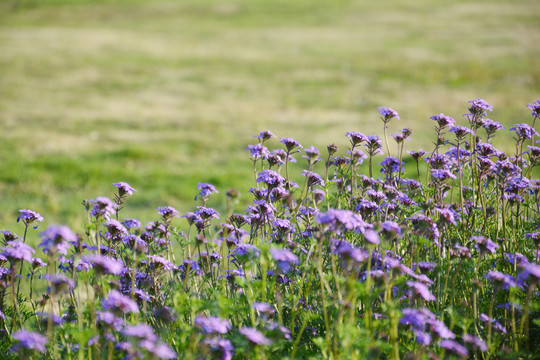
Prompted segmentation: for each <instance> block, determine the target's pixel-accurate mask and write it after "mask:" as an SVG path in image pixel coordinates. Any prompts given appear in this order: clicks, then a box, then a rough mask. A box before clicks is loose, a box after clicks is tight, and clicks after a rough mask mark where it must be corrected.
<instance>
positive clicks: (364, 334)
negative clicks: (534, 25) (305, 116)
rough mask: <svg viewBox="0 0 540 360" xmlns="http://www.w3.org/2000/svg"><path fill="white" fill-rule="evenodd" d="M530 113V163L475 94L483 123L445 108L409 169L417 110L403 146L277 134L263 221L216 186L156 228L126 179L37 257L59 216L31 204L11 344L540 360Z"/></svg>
mask: <svg viewBox="0 0 540 360" xmlns="http://www.w3.org/2000/svg"><path fill="white" fill-rule="evenodd" d="M529 109H530V110H531V112H532V116H533V123H532V126H531V125H529V124H519V125H516V126H514V127H511V128H510V131H511V132H512V133H514V134H515V140H516V152H515V153H514V154H512V155H508V154H505V153H504V152H502V151H500V150H498V149H497V147H496V146H495V145H494V143H493V140H494V137H495V134H496V133H497V132H498V131H500V130H502V129H503V128H504V127H503V126H502V125H501V124H500V123H498V122H496V121H494V120H491V119H487V118H485V116H486V115H487V113H488V112H490V111H492V110H493V108H492V106H491V105H489V104H488V103H487V102H485V101H484V100H482V99H476V100H473V101H471V102H469V106H468V111H469V113H468V114H466V115H465V117H466V118H467V119H468V121H469V124H468V126H463V125H461V124H457V122H456V120H454V119H453V118H452V117H450V116H447V115H444V114H442V113H441V114H438V115H434V116H432V117H431V118H430V119H431V120H432V121H434V123H435V126H434V128H435V136H436V141H435V142H434V148H433V151H431V152H428V151H424V150H417V151H412V150H411V151H408V153H409V154H410V158H408V157H405V158H404V154H406V153H405V152H404V149H405V143H406V141H405V140H406V139H408V138H409V137H410V136H411V134H412V131H411V130H410V129H408V128H405V129H402V130H401V131H399V132H397V133H395V134H393V135H392V138H393V139H394V141H395V145H396V150H397V151H396V152H395V153H394V155H395V156H392V154H391V152H390V146H389V144H388V141H387V136H386V129H387V128H388V127H389V126H390V125H391V124H390V122H391V120H393V119H395V120H398V119H399V114H398V113H397V112H396V111H395V110H393V109H391V108H386V107H381V108H379V114H380V116H381V119H382V121H383V124H384V125H383V126H384V128H383V130H384V134H385V136H384V138H385V141H386V152H384V151H383V146H382V141H381V139H380V138H379V137H378V136H376V135H365V134H363V133H361V132H358V131H350V132H346V133H345V138H346V139H347V141H348V144H349V145H348V147H347V148H346V149H343V150H342V151H341V152H340V149H338V147H337V146H336V145H334V144H331V145H328V146H327V147H326V153H322V152H321V151H320V150H319V149H318V148H316V147H314V146H308V147H304V146H302V145H301V144H300V143H299V142H298V141H296V140H295V139H292V138H288V137H282V138H280V140H279V141H278V140H275V138H276V136H275V135H274V134H273V133H272V132H270V131H262V132H261V133H260V134H259V135H257V136H255V138H256V139H257V140H256V141H257V144H254V145H249V146H248V148H247V150H248V151H249V152H250V154H251V159H252V161H253V183H254V186H255V187H253V188H251V189H249V191H248V193H249V194H250V196H251V197H252V200H251V201H250V202H249V203H248V204H246V207H247V208H246V209H245V211H239V210H238V209H236V208H235V207H236V206H238V205H237V204H238V202H236V201H231V199H232V198H233V196H234V197H237V196H238V191H236V190H234V191H233V190H229V191H226V196H227V200H228V201H227V208H225V207H223V208H221V207H219V205H218V206H216V208H217V209H214V208H212V207H210V206H209V205H210V204H209V201H208V200H209V198H210V196H215V200H219V196H223V195H222V194H220V191H219V190H218V189H217V188H216V187H215V186H214V185H212V184H209V183H199V184H198V186H197V189H194V195H195V199H196V200H200V203H199V205H198V206H196V208H195V210H194V211H193V212H188V213H187V214H184V215H183V216H180V213H179V211H177V210H176V209H175V208H173V207H171V206H166V207H160V208H158V209H157V214H156V215H155V216H156V218H157V220H154V221H152V222H149V223H146V225H144V224H143V223H141V221H140V220H138V219H132V218H124V219H122V218H121V217H120V213H121V211H123V208H124V206H125V205H126V204H127V202H128V200H129V199H130V197H131V196H133V195H134V194H135V191H136V190H135V189H134V188H132V187H131V186H130V185H129V184H127V183H124V182H118V183H114V184H113V186H114V187H115V188H116V191H117V193H116V195H115V197H114V200H110V199H109V198H106V197H97V198H95V199H94V200H92V201H87V202H85V206H86V209H87V210H88V215H89V220H90V221H89V224H88V225H87V226H86V227H85V228H84V229H83V230H81V231H79V232H77V233H74V232H73V231H72V230H71V229H70V228H68V227H65V226H50V227H49V228H48V229H47V230H45V231H43V232H42V233H41V235H40V236H41V242H39V240H37V241H38V244H39V245H38V246H37V248H38V249H40V251H41V252H39V253H37V254H36V250H35V249H34V248H33V247H32V246H31V244H35V243H36V241H35V240H27V237H29V239H30V237H33V236H35V235H34V233H32V230H31V228H30V225H33V226H35V225H37V224H38V223H40V222H42V221H43V217H41V215H40V214H39V213H37V212H34V211H32V210H27V209H23V210H20V211H19V217H18V221H20V222H22V225H23V227H22V230H23V231H24V235H23V236H22V237H20V236H18V235H16V234H14V233H12V232H10V231H2V232H1V234H2V235H3V242H2V249H1V252H0V328H2V329H4V330H5V331H3V332H2V334H3V335H1V336H0V344H1V345H3V346H4V348H6V349H7V348H10V349H11V352H12V354H11V355H13V356H18V357H19V358H32V357H36V356H49V355H50V356H52V357H56V358H69V359H72V358H87V357H92V356H93V357H100V358H123V359H143V358H152V359H173V358H178V357H181V356H187V357H191V358H196V359H232V358H233V357H235V358H236V357H237V358H246V359H247V358H249V359H251V358H253V359H258V358H262V357H263V354H264V355H265V357H267V358H272V359H273V358H276V359H277V358H292V359H295V358H296V359H300V358H319V357H321V358H322V357H331V358H348V357H350V356H352V354H355V355H354V356H356V357H358V358H369V357H381V358H394V359H397V358H406V357H411V358H413V357H414V358H446V357H449V356H453V357H461V358H467V357H471V358H498V357H505V358H519V357H527V356H528V355H530V354H535V353H537V352H538V351H540V348H539V347H538V346H539V345H538V343H537V342H534V341H533V339H534V337H535V336H536V335H537V333H538V326H537V323H536V321H535V319H536V317H537V316H538V309H537V306H536V304H537V303H538V301H539V299H540V292H539V286H540V265H539V258H540V235H539V234H540V231H539V229H540V221H539V217H538V213H540V205H539V204H540V201H539V196H540V181H539V180H538V178H537V177H538V176H537V174H538V171H537V170H538V166H540V161H539V159H540V150H539V149H538V147H536V146H534V143H533V140H534V137H535V136H537V135H538V134H537V132H536V130H535V128H534V121H535V120H536V119H537V118H538V117H539V115H540V110H539V109H540V101H537V102H535V103H532V104H530V105H529ZM482 128H484V129H485V132H484V131H483V130H482V131H480V130H481V129H482ZM446 137H448V138H450V137H451V139H446ZM273 142H276V143H277V147H278V148H277V149H274V150H270V149H271V147H272V144H273ZM529 142H530V144H529ZM525 145H527V146H525ZM377 156H379V157H380V159H379V160H377ZM302 159H304V160H302ZM364 160H366V161H365V162H364ZM374 160H375V161H374ZM296 161H298V164H301V163H303V164H304V166H305V168H304V169H302V170H301V171H297V169H298V168H297V167H296V166H295V167H291V168H289V163H292V162H296ZM424 161H425V163H424ZM408 164H414V166H415V167H416V168H415V169H412V171H411V172H408V171H407V170H408V168H407V167H408ZM374 167H375V168H376V170H377V169H378V170H380V173H381V174H382V177H375V176H374V175H373V174H374V171H373V169H374ZM293 168H294V169H296V170H294V172H293V170H292V169H293ZM295 181H298V183H296V182H295ZM195 191H196V192H195ZM201 203H202V204H201ZM218 210H219V211H218ZM122 214H123V213H122ZM222 214H226V215H222ZM19 226H20V225H19ZM42 258H43V259H42ZM44 260H45V261H44ZM25 281H26V282H27V284H24V283H23V282H25ZM21 283H23V284H21ZM37 289H39V291H38V290H37ZM59 341H61V344H60V343H59Z"/></svg>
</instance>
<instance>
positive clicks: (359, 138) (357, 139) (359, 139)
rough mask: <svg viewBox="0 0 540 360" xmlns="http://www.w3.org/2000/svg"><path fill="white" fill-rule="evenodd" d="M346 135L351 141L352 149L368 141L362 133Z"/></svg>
mask: <svg viewBox="0 0 540 360" xmlns="http://www.w3.org/2000/svg"><path fill="white" fill-rule="evenodd" d="M345 135H346V136H347V137H348V138H349V140H350V141H351V145H352V147H355V146H356V145H359V144H361V143H363V142H364V141H367V137H366V135H364V134H362V133H361V132H357V131H353V132H351V131H348V132H347V133H345Z"/></svg>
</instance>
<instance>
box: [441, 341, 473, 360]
mask: <svg viewBox="0 0 540 360" xmlns="http://www.w3.org/2000/svg"><path fill="white" fill-rule="evenodd" d="M439 346H440V347H442V348H444V349H446V350H448V351H450V352H451V353H453V354H455V355H457V356H460V357H463V358H465V357H467V356H469V351H467V348H466V347H465V346H463V345H461V344H460V343H458V342H457V341H454V340H441V342H440V343H439Z"/></svg>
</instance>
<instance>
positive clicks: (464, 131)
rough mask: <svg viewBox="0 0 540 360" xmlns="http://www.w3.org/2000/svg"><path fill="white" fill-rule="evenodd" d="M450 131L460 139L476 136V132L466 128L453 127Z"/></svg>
mask: <svg viewBox="0 0 540 360" xmlns="http://www.w3.org/2000/svg"><path fill="white" fill-rule="evenodd" d="M449 131H450V132H453V133H455V134H456V138H458V139H462V138H464V137H465V136H467V135H469V134H470V135H474V131H473V130H471V129H469V128H466V127H465V126H452V127H451V128H450V130H449Z"/></svg>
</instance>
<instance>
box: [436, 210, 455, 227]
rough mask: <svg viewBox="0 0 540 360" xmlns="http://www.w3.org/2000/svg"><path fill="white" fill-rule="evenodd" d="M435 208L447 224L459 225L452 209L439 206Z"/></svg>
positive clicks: (440, 218)
mask: <svg viewBox="0 0 540 360" xmlns="http://www.w3.org/2000/svg"><path fill="white" fill-rule="evenodd" d="M435 210H436V211H437V212H438V213H439V220H441V221H442V222H444V223H447V224H452V225H457V223H456V219H455V217H454V212H453V211H452V210H450V209H440V208H438V207H435Z"/></svg>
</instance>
